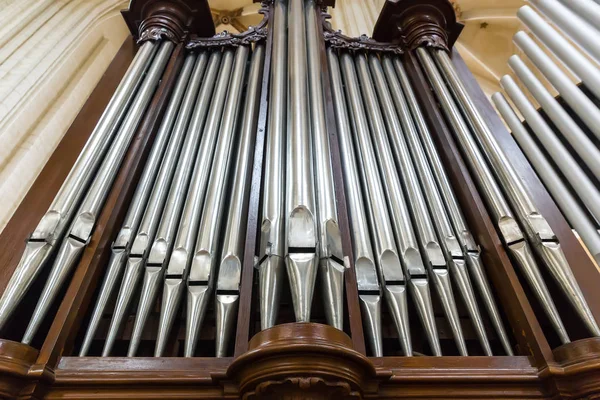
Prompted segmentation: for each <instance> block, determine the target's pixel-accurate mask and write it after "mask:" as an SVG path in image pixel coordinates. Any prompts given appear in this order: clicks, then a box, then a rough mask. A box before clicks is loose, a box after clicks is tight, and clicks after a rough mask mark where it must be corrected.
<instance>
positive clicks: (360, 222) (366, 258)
mask: <svg viewBox="0 0 600 400" xmlns="http://www.w3.org/2000/svg"><path fill="white" fill-rule="evenodd" d="M327 60H328V65H329V73H330V74H331V88H332V95H333V102H334V107H335V117H336V123H337V129H338V134H339V144H340V156H341V159H342V165H343V167H344V168H343V170H344V183H345V184H344V188H345V191H346V198H347V202H348V213H349V217H350V228H351V230H350V234H351V236H352V247H353V249H354V260H352V261H353V263H354V269H355V271H356V281H357V286H358V298H359V302H360V308H361V311H362V315H363V325H364V326H365V330H366V336H367V341H368V344H369V348H370V350H371V353H372V354H373V355H374V356H375V357H381V356H383V342H382V337H381V288H380V285H379V278H378V274H377V271H378V270H379V271H382V269H381V266H380V264H379V259H376V258H375V254H374V249H373V245H372V243H373V242H376V243H377V242H378V240H379V239H378V238H377V237H375V240H373V241H372V240H371V236H370V232H372V233H373V234H375V233H376V232H375V230H372V229H369V222H368V220H367V213H366V211H365V207H366V201H365V199H364V198H363V193H362V185H361V182H360V178H359V172H358V169H357V165H356V164H357V163H356V160H357V153H356V152H355V149H354V144H353V140H352V132H351V128H350V119H349V116H348V114H349V111H350V110H349V108H348V105H347V104H346V99H345V97H344V88H343V82H342V73H341V70H340V62H339V59H338V56H337V54H336V53H335V51H334V50H333V49H332V48H329V49H327ZM382 277H383V276H382ZM397 291H398V292H405V291H406V288H399V290H397ZM402 312H403V314H402V315H401V319H400V321H402V322H404V321H405V320H404V319H402V318H405V317H404V316H406V317H408V311H407V309H406V308H403V309H402ZM406 321H407V319H406ZM406 333H408V325H407V326H406V328H403V329H402V330H401V332H399V334H406Z"/></svg>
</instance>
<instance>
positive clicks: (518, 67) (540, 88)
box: [508, 55, 600, 207]
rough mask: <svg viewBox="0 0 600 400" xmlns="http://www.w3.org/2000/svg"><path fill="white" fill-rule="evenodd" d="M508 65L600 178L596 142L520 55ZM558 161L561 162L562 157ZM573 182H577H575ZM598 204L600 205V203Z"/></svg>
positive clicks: (510, 59)
mask: <svg viewBox="0 0 600 400" xmlns="http://www.w3.org/2000/svg"><path fill="white" fill-rule="evenodd" d="M508 65H509V66H510V68H511V69H512V70H513V72H514V73H515V74H516V76H517V77H518V78H519V80H520V81H521V82H522V83H523V84H524V85H525V87H526V88H527V89H528V90H529V92H530V93H531V94H532V95H533V97H534V98H535V99H536V100H537V102H538V103H539V104H540V106H541V107H542V109H543V110H544V112H545V113H546V115H547V116H548V117H549V118H550V120H551V121H552V122H553V123H554V126H556V128H558V130H559V131H560V132H561V133H562V136H563V137H564V138H565V139H567V141H568V142H569V144H570V145H571V147H572V148H573V149H574V150H575V152H576V153H577V154H578V155H579V157H581V159H582V160H583V162H584V163H585V165H587V167H588V168H589V169H590V171H591V172H592V173H593V174H594V176H595V177H596V178H600V150H599V149H598V148H597V147H596V145H595V144H594V142H593V141H592V140H591V139H590V138H589V137H588V135H587V134H586V133H585V132H584V131H583V129H581V128H580V127H579V125H578V124H577V122H575V120H574V119H573V118H571V117H570V116H569V113H568V112H567V111H566V110H565V109H563V108H562V106H561V105H560V103H559V102H558V100H556V99H555V98H554V96H553V95H551V94H550V92H548V90H547V89H546V88H545V87H544V84H543V83H542V82H540V81H539V80H538V79H537V78H536V76H535V75H534V74H533V72H531V70H530V69H529V68H527V66H526V65H525V63H524V62H523V61H522V60H521V59H520V58H519V56H516V55H514V56H512V57H510V58H509V60H508ZM511 79H512V78H511ZM556 143H558V141H556ZM565 150H566V149H565ZM557 161H558V162H560V159H558V160H557ZM565 176H567V175H565ZM573 183H574V184H575V182H573ZM598 206H599V207H600V204H599V205H598Z"/></svg>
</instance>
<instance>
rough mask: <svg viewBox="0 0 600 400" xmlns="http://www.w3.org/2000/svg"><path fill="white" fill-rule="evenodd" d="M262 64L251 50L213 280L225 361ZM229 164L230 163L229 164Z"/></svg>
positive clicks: (260, 48)
mask: <svg viewBox="0 0 600 400" xmlns="http://www.w3.org/2000/svg"><path fill="white" fill-rule="evenodd" d="M264 60H265V48H264V45H262V44H259V45H256V47H255V48H254V52H253V54H252V62H251V65H250V72H249V77H248V87H247V89H246V93H247V94H246V100H245V101H246V104H245V105H244V112H243V120H242V122H241V123H242V125H241V128H240V129H241V130H240V144H239V150H238V152H237V160H236V161H235V163H234V164H235V166H234V172H233V182H232V194H231V202H230V204H229V212H228V214H227V222H226V226H225V231H224V232H225V233H224V237H223V250H222V252H221V259H220V268H219V276H218V278H217V287H216V297H215V308H216V331H217V332H216V336H217V339H216V355H217V357H225V356H226V353H227V346H228V344H229V338H230V337H231V334H232V331H233V327H234V324H235V317H236V316H237V310H238V303H239V297H240V296H239V286H240V279H241V275H242V261H243V258H244V239H245V236H244V233H245V231H244V229H243V228H241V227H243V226H245V222H246V219H247V211H248V196H249V194H250V179H251V170H252V151H253V150H254V134H255V130H256V125H257V118H258V111H259V101H260V92H261V79H262V70H263V65H264ZM232 162H233V161H232Z"/></svg>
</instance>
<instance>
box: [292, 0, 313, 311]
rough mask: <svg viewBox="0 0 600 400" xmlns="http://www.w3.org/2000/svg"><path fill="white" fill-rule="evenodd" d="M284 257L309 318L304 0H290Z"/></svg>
mask: <svg viewBox="0 0 600 400" xmlns="http://www.w3.org/2000/svg"><path fill="white" fill-rule="evenodd" d="M288 4H289V13H288V18H289V19H288V96H289V97H288V121H287V122H288V126H287V133H288V136H287V163H286V175H287V178H286V223H285V227H286V229H285V234H286V242H285V250H286V255H285V263H286V270H287V274H288V279H289V283H290V291H291V294H292V302H293V304H294V314H295V315H296V321H297V322H309V321H310V311H311V305H312V299H313V292H314V288H315V281H316V278H317V271H318V263H319V260H318V246H319V240H318V232H317V215H316V208H315V188H314V175H313V152H312V144H313V143H312V140H311V137H310V132H311V129H310V124H309V102H308V70H307V50H306V23H305V22H306V21H305V18H304V1H303V0H289V2H288Z"/></svg>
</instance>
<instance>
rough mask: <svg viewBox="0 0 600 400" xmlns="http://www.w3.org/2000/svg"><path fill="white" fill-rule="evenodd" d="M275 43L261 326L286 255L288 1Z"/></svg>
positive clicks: (270, 315) (276, 10)
mask: <svg viewBox="0 0 600 400" xmlns="http://www.w3.org/2000/svg"><path fill="white" fill-rule="evenodd" d="M271 22H272V29H273V33H272V35H273V47H272V50H271V52H272V56H271V57H272V62H271V77H270V78H271V79H270V88H269V122H268V127H267V138H266V142H267V143H266V150H265V159H264V163H265V166H264V171H265V172H264V177H263V181H264V185H263V198H262V204H263V205H262V215H261V227H260V235H261V236H260V247H259V254H258V255H259V262H258V265H257V269H258V280H259V283H258V286H259V292H260V293H259V298H260V299H259V300H260V328H261V329H267V328H270V327H272V326H273V325H275V322H276V320H277V312H278V310H279V298H280V297H281V288H282V284H283V283H282V280H283V279H284V272H285V271H284V257H285V239H284V234H285V222H284V221H285V220H284V211H283V210H284V206H285V203H284V193H285V174H284V173H283V171H285V167H284V166H285V158H286V153H285V151H284V149H285V146H286V130H287V122H286V121H287V120H286V115H287V32H286V26H287V2H286V1H284V0H275V2H274V5H273V21H269V24H271Z"/></svg>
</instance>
